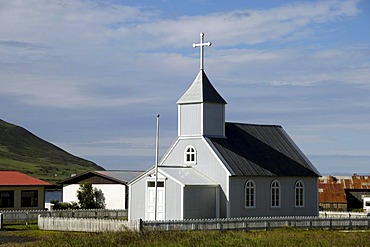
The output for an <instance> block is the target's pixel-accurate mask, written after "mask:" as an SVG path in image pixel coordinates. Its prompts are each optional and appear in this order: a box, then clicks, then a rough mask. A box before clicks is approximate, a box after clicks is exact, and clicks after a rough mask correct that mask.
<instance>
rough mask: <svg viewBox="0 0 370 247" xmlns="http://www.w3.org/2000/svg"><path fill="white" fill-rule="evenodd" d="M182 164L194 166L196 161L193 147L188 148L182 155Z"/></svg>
mask: <svg viewBox="0 0 370 247" xmlns="http://www.w3.org/2000/svg"><path fill="white" fill-rule="evenodd" d="M184 156H185V157H184V162H185V163H187V164H189V163H190V164H195V163H196V160H197V152H196V150H195V148H194V147H193V146H188V147H186V149H185V153H184Z"/></svg>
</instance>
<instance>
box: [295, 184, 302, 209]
mask: <svg viewBox="0 0 370 247" xmlns="http://www.w3.org/2000/svg"><path fill="white" fill-rule="evenodd" d="M294 191H295V206H296V207H304V184H303V182H302V181H301V180H298V181H297V182H296V183H295V186H294Z"/></svg>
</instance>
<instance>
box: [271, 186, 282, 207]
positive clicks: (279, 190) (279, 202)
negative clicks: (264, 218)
mask: <svg viewBox="0 0 370 247" xmlns="http://www.w3.org/2000/svg"><path fill="white" fill-rule="evenodd" d="M275 182H276V183H277V185H278V187H275V188H274V189H278V192H279V193H278V196H279V200H278V201H277V202H278V204H279V205H277V206H276V205H275V206H273V205H272V202H273V200H272V189H273V188H272V184H273V183H275ZM274 201H276V200H275V199H274ZM270 208H272V209H278V208H281V184H280V182H279V180H277V179H274V180H272V181H271V183H270Z"/></svg>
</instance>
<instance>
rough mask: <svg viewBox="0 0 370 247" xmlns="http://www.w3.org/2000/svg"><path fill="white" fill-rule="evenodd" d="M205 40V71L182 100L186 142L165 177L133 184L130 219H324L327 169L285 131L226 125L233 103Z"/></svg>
mask: <svg viewBox="0 0 370 247" xmlns="http://www.w3.org/2000/svg"><path fill="white" fill-rule="evenodd" d="M200 37H201V39H200V43H199V44H194V45H193V47H199V48H200V61H201V62H200V71H199V73H198V75H197V76H196V78H195V80H194V81H193V83H192V84H191V86H190V87H189V89H188V90H187V91H186V92H185V93H184V95H183V96H182V97H181V98H180V99H179V100H178V102H177V105H178V137H177V139H176V140H175V142H174V143H173V145H172V146H171V147H170V148H169V149H168V151H167V152H166V153H165V155H164V156H163V157H162V159H161V160H160V161H159V163H158V169H157V171H158V172H157V173H156V167H152V168H150V169H148V170H147V171H146V172H144V173H142V174H141V175H140V176H139V177H137V178H136V179H134V180H132V181H131V182H130V183H129V206H128V207H129V212H128V217H129V220H134V219H140V218H141V219H143V220H181V219H201V218H225V217H226V218H233V217H250V216H317V215H318V214H319V208H318V204H319V203H318V177H319V176H320V174H319V172H318V171H317V170H316V169H315V167H314V166H313V165H312V164H311V162H310V161H309V160H308V159H307V157H306V156H305V155H304V154H303V153H302V151H301V150H300V149H299V148H298V147H297V145H296V144H295V143H294V142H293V140H292V139H291V138H290V137H289V136H288V134H287V133H286V132H285V131H284V129H283V128H282V127H281V126H279V125H260V124H247V123H232V122H225V105H226V101H225V100H224V99H223V98H222V96H221V95H220V94H219V93H218V92H217V91H216V89H215V88H214V87H213V85H212V84H211V82H210V80H209V79H208V77H207V75H206V73H205V72H204V68H203V49H204V46H210V45H211V43H210V42H207V43H205V42H204V34H203V33H201V35H200ZM156 174H157V176H156ZM156 177H157V178H156ZM156 183H157V184H156ZM155 201H157V202H155Z"/></svg>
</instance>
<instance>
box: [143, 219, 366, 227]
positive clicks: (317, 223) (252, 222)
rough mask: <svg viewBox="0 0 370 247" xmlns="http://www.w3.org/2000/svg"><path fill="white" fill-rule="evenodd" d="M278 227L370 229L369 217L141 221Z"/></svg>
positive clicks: (153, 224) (155, 224) (148, 224)
mask: <svg viewBox="0 0 370 247" xmlns="http://www.w3.org/2000/svg"><path fill="white" fill-rule="evenodd" d="M280 227H294V228H305V229H314V228H319V229H347V228H366V229H370V217H354V216H352V217H342V218H339V217H335V218H329V217H327V218H323V217H268V218H264V217H256V218H234V219H204V220H168V221H143V222H142V230H148V231H152V230H159V231H169V230H220V231H224V230H261V229H265V230H268V229H272V228H280Z"/></svg>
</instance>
